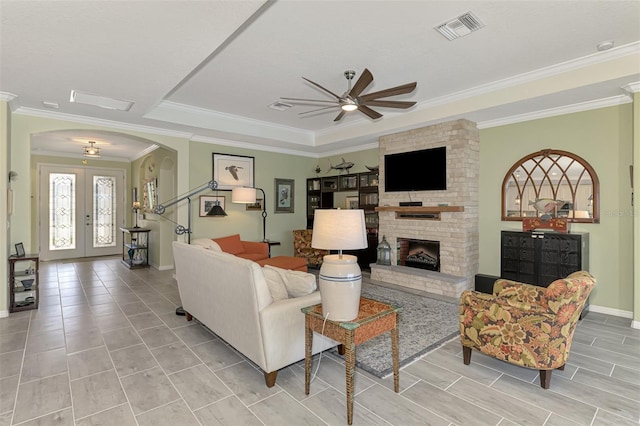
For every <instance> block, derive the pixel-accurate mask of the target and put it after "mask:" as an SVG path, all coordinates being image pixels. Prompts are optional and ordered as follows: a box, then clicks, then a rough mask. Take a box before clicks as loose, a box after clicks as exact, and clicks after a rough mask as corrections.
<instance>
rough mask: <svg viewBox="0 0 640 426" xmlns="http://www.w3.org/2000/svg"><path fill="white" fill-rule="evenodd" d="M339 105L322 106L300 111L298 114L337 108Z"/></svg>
mask: <svg viewBox="0 0 640 426" xmlns="http://www.w3.org/2000/svg"><path fill="white" fill-rule="evenodd" d="M337 107H338V105H332V106H328V107H322V108H318V109H312V110H311V111H304V112H299V113H298V115H304V114H311V113H312V112H318V111H323V110H325V109H331V108H337Z"/></svg>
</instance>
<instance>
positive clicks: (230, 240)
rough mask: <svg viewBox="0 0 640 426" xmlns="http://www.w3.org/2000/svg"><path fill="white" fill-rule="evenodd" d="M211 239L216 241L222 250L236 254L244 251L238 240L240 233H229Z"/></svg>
mask: <svg viewBox="0 0 640 426" xmlns="http://www.w3.org/2000/svg"><path fill="white" fill-rule="evenodd" d="M213 241H215V242H216V243H218V245H219V246H220V248H221V249H222V251H224V252H225V253H231V254H235V255H238V254H240V253H244V246H243V245H242V241H240V234H234V235H229V236H228V237H221V238H214V239H213Z"/></svg>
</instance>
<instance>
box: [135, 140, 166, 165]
mask: <svg viewBox="0 0 640 426" xmlns="http://www.w3.org/2000/svg"><path fill="white" fill-rule="evenodd" d="M158 148H160V145H156V144H153V145H151V146H149V147H148V148H145V149H143V150H142V151H140V152H139V153H138V154H137V155H134V156H133V157H132V158H130V160H131V162H132V163H133V162H134V161H136V160H137V159H139V158H142V157H144V156H145V155H149V154H151V153H152V152H153V151H155V150H156V149H158Z"/></svg>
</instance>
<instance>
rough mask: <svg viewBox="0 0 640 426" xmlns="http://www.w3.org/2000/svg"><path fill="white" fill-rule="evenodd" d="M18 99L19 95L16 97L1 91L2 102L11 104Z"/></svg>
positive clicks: (0, 99) (0, 98)
mask: <svg viewBox="0 0 640 426" xmlns="http://www.w3.org/2000/svg"><path fill="white" fill-rule="evenodd" d="M17 97H18V95H15V94H13V93H9V92H2V91H0V101H4V102H11V101H12V100H14V99H16V98H17Z"/></svg>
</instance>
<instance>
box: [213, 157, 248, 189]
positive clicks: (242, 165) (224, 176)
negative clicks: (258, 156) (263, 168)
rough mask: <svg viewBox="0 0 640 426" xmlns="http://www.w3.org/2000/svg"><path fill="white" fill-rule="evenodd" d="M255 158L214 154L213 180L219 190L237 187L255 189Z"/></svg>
mask: <svg viewBox="0 0 640 426" xmlns="http://www.w3.org/2000/svg"><path fill="white" fill-rule="evenodd" d="M254 160H255V158H254V157H248V156H244V155H227V154H218V153H213V180H215V181H216V182H218V189H220V190H231V189H233V188H235V187H237V186H249V187H252V188H253V187H254V186H255V183H254V169H255V161H254Z"/></svg>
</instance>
